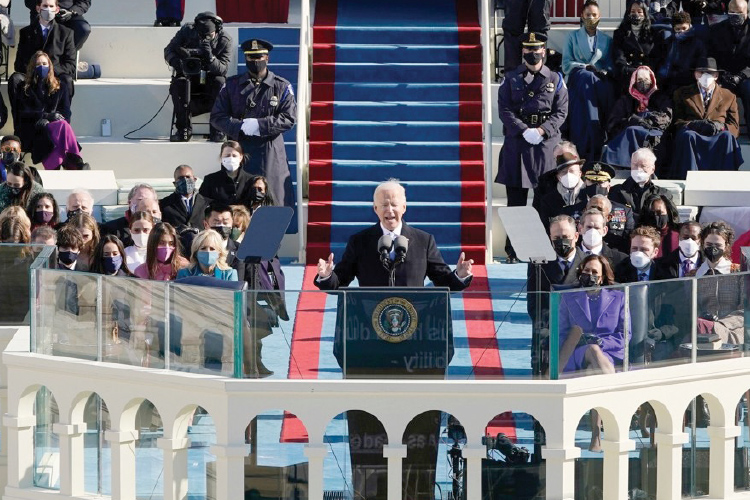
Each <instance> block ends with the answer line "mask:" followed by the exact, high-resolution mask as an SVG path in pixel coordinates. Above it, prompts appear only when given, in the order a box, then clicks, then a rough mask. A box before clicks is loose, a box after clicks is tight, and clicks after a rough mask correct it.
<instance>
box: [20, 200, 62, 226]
mask: <svg viewBox="0 0 750 500" xmlns="http://www.w3.org/2000/svg"><path fill="white" fill-rule="evenodd" d="M26 215H28V216H29V220H30V221H31V230H32V231H33V230H34V229H36V228H38V227H43V226H47V227H55V226H57V224H59V223H60V219H59V208H58V206H57V201H56V200H55V197H54V196H52V194H50V193H39V194H36V195H34V196H32V197H31V201H30V202H29V210H28V211H27V212H26Z"/></svg>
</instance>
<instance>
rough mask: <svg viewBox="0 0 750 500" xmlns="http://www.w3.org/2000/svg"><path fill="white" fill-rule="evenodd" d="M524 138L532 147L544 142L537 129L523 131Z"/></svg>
mask: <svg viewBox="0 0 750 500" xmlns="http://www.w3.org/2000/svg"><path fill="white" fill-rule="evenodd" d="M523 138H524V139H525V140H526V142H528V143H529V144H531V145H534V146H535V145H537V144H539V143H540V142H542V139H543V137H542V134H540V133H539V131H538V130H537V129H535V128H527V129H526V130H524V131H523Z"/></svg>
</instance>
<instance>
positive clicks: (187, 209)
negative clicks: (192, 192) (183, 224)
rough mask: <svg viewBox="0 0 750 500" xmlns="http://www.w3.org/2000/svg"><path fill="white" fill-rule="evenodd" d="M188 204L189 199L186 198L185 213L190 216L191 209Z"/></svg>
mask: <svg viewBox="0 0 750 500" xmlns="http://www.w3.org/2000/svg"><path fill="white" fill-rule="evenodd" d="M190 205H191V203H190V198H187V199H186V200H185V210H186V211H187V214H188V215H190V209H191V208H192V207H191V206H190Z"/></svg>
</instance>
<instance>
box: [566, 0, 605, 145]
mask: <svg viewBox="0 0 750 500" xmlns="http://www.w3.org/2000/svg"><path fill="white" fill-rule="evenodd" d="M599 21H600V12H599V4H598V3H597V2H596V0H586V2H585V3H584V4H583V12H582V13H581V28H580V29H578V30H576V31H573V32H571V33H570V35H568V40H567V42H566V45H565V48H564V49H563V72H564V73H565V74H566V75H567V78H568V80H567V82H568V96H569V104H568V110H569V112H568V127H569V128H568V130H569V135H570V140H571V142H573V144H575V145H576V148H578V153H579V154H580V155H581V156H582V157H584V158H599V157H600V156H601V152H602V145H603V144H604V125H605V124H606V123H607V116H606V115H607V112H608V111H609V110H610V109H612V105H613V103H614V89H613V86H612V82H611V80H610V79H609V77H608V76H607V74H608V72H610V71H612V55H611V44H612V39H611V38H610V36H609V35H607V34H605V33H604V32H602V31H601V30H599V29H597V26H598V25H599Z"/></svg>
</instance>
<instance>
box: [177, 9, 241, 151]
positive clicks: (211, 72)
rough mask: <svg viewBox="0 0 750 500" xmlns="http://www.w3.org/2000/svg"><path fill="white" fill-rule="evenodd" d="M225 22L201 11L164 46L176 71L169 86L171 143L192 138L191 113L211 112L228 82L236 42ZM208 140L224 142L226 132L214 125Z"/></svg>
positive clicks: (210, 13) (194, 114)
mask: <svg viewBox="0 0 750 500" xmlns="http://www.w3.org/2000/svg"><path fill="white" fill-rule="evenodd" d="M223 24H224V22H223V21H222V19H221V18H220V17H219V16H217V15H216V14H214V13H213V12H201V13H200V14H198V15H197V16H195V21H194V22H192V23H185V25H183V26H182V28H180V30H179V31H178V32H177V33H175V35H174V37H173V38H172V40H171V41H170V42H169V44H168V45H167V46H166V48H165V49H164V60H165V61H167V64H169V65H170V66H171V67H172V69H173V70H174V74H173V76H172V82H171V83H170V85H169V94H170V95H171V96H172V104H173V105H174V130H173V133H171V134H170V137H169V140H170V141H172V142H187V141H189V140H190V138H191V137H192V135H193V127H192V123H191V116H196V115H200V114H203V113H207V112H209V111H211V108H212V107H213V104H214V101H215V100H216V96H217V95H219V90H220V89H221V87H222V86H223V85H224V82H225V81H226V76H227V70H228V69H229V62H230V60H231V51H232V46H233V42H232V38H231V37H230V36H229V35H228V34H227V33H226V32H225V31H224V29H223ZM209 140H210V141H211V142H222V141H223V140H224V134H223V133H222V132H221V131H220V130H218V129H217V128H216V127H214V126H213V125H211V128H210V130H209Z"/></svg>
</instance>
